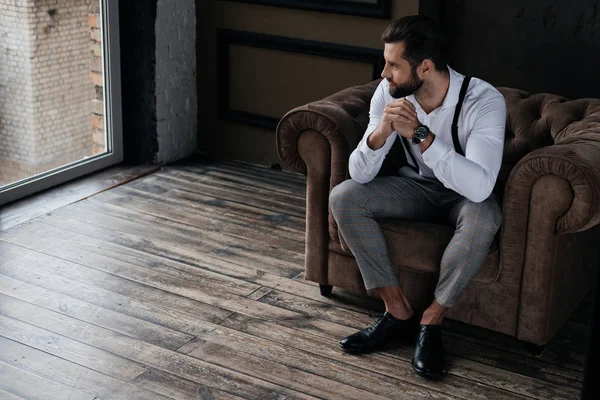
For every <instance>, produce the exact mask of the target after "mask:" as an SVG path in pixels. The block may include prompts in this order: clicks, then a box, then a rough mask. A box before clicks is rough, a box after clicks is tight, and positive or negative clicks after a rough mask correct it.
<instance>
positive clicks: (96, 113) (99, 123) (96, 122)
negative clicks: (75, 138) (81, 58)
mask: <svg viewBox="0 0 600 400" xmlns="http://www.w3.org/2000/svg"><path fill="white" fill-rule="evenodd" d="M88 2H89V8H88V10H89V15H88V26H89V35H90V39H91V42H90V50H91V51H90V80H91V81H92V83H93V84H94V97H93V100H92V115H91V129H92V154H99V153H103V152H104V151H106V137H105V132H104V79H103V75H102V29H101V27H102V20H101V17H100V3H99V1H98V0H88Z"/></svg>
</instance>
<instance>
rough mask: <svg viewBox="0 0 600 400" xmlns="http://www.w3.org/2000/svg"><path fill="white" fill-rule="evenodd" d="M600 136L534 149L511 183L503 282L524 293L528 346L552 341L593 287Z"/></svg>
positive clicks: (522, 323) (521, 322) (521, 326)
mask: <svg viewBox="0 0 600 400" xmlns="http://www.w3.org/2000/svg"><path fill="white" fill-rule="evenodd" d="M598 136H599V135H598V133H593V132H590V133H587V132H582V134H581V135H577V137H573V138H571V139H570V140H568V141H567V140H563V141H561V142H559V144H555V145H551V146H547V147H543V148H540V149H538V150H535V151H533V152H531V153H529V154H528V155H527V156H525V157H524V158H523V159H522V160H521V161H520V162H519V163H518V164H517V165H516V166H515V168H514V169H513V171H512V172H511V174H510V176H509V178H508V181H507V184H506V190H505V193H504V202H503V206H504V210H503V214H504V221H503V224H502V233H501V235H502V237H501V240H500V244H501V255H500V259H501V270H502V278H501V281H502V284H503V285H504V286H506V287H517V288H519V293H520V294H519V306H518V307H519V314H518V326H517V332H516V334H517V337H518V338H519V339H521V340H525V341H528V342H531V343H536V344H545V343H547V342H548V341H549V340H550V338H552V337H553V335H554V334H555V332H556V331H557V330H558V329H559V328H560V326H561V325H562V324H563V323H564V321H565V320H566V319H567V318H568V317H569V315H570V313H571V312H572V311H573V309H574V308H575V307H576V306H577V304H579V302H580V300H581V297H582V296H583V294H585V292H586V291H587V290H588V289H589V276H591V274H592V271H593V269H594V268H595V266H596V265H597V260H598V257H597V251H595V250H594V249H595V248H596V247H595V246H597V244H598V240H597V239H594V237H596V238H597V233H598V227H596V228H595V229H592V228H593V227H594V226H597V225H598V223H599V222H600V163H599V161H600V141H599V140H598V139H599V138H598ZM549 310H551V311H549Z"/></svg>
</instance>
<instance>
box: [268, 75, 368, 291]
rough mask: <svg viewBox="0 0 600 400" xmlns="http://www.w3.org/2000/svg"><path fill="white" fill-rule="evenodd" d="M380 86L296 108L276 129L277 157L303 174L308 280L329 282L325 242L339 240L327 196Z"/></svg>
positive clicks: (342, 171) (363, 127) (345, 92)
mask: <svg viewBox="0 0 600 400" xmlns="http://www.w3.org/2000/svg"><path fill="white" fill-rule="evenodd" d="M378 83H379V82H378V81H374V82H371V83H368V84H366V85H363V86H354V87H351V88H348V89H345V90H342V91H341V92H338V93H336V94H334V95H332V96H329V97H327V98H325V99H323V100H319V101H315V102H313V103H309V104H307V105H304V106H301V107H298V108H295V109H293V110H291V111H290V112H288V113H287V114H286V115H284V117H283V118H282V119H281V121H279V125H278V126H277V132H276V143H277V152H278V154H279V158H281V161H283V162H284V163H285V164H286V165H288V166H290V167H291V168H292V169H294V170H295V171H298V172H300V173H302V174H304V175H306V246H305V257H304V260H305V261H304V262H305V278H306V279H308V280H311V281H314V282H319V283H321V284H328V281H329V277H328V258H327V257H328V245H329V238H335V237H336V236H337V227H335V221H333V217H331V216H330V215H329V207H328V199H329V192H330V191H331V189H332V188H333V187H334V186H335V185H337V184H339V183H341V182H343V181H344V180H345V179H346V175H347V172H348V159H349V158H350V152H351V151H352V150H353V149H354V148H355V147H356V146H357V145H358V142H359V141H360V139H361V138H362V135H363V134H364V132H365V130H366V127H367V124H368V119H369V108H370V102H371V97H372V96H373V93H374V92H375V89H376V88H377V84H378ZM328 227H329V229H328Z"/></svg>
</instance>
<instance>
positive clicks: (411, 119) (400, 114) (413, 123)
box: [382, 99, 421, 139]
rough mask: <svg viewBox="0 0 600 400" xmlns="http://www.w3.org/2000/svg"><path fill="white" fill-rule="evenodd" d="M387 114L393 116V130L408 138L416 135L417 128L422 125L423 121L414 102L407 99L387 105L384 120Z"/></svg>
mask: <svg viewBox="0 0 600 400" xmlns="http://www.w3.org/2000/svg"><path fill="white" fill-rule="evenodd" d="M386 114H388V115H390V116H393V118H392V121H391V125H392V129H393V130H395V131H397V132H398V133H399V134H400V135H401V136H404V137H405V138H407V139H412V138H413V137H415V129H417V128H418V127H419V126H420V125H421V122H420V121H419V118H418V117H417V111H416V109H415V106H414V105H413V103H411V102H410V101H408V100H406V99H400V100H395V101H392V102H391V103H388V104H387V105H386V106H385V110H384V112H383V118H382V120H385V117H386Z"/></svg>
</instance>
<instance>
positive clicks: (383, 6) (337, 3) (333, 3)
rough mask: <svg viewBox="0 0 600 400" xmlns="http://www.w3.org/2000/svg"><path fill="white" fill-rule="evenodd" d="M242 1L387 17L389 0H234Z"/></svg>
mask: <svg viewBox="0 0 600 400" xmlns="http://www.w3.org/2000/svg"><path fill="white" fill-rule="evenodd" d="M234 1H238V2H242V3H253V4H263V5H267V6H277V7H286V8H298V9H302V10H311V11H321V12H331V13H337V14H346V15H357V16H360V17H369V18H383V19H389V18H390V15H391V8H392V1H391V0H376V1H375V2H373V1H360V0H355V1H350V0H234Z"/></svg>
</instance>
